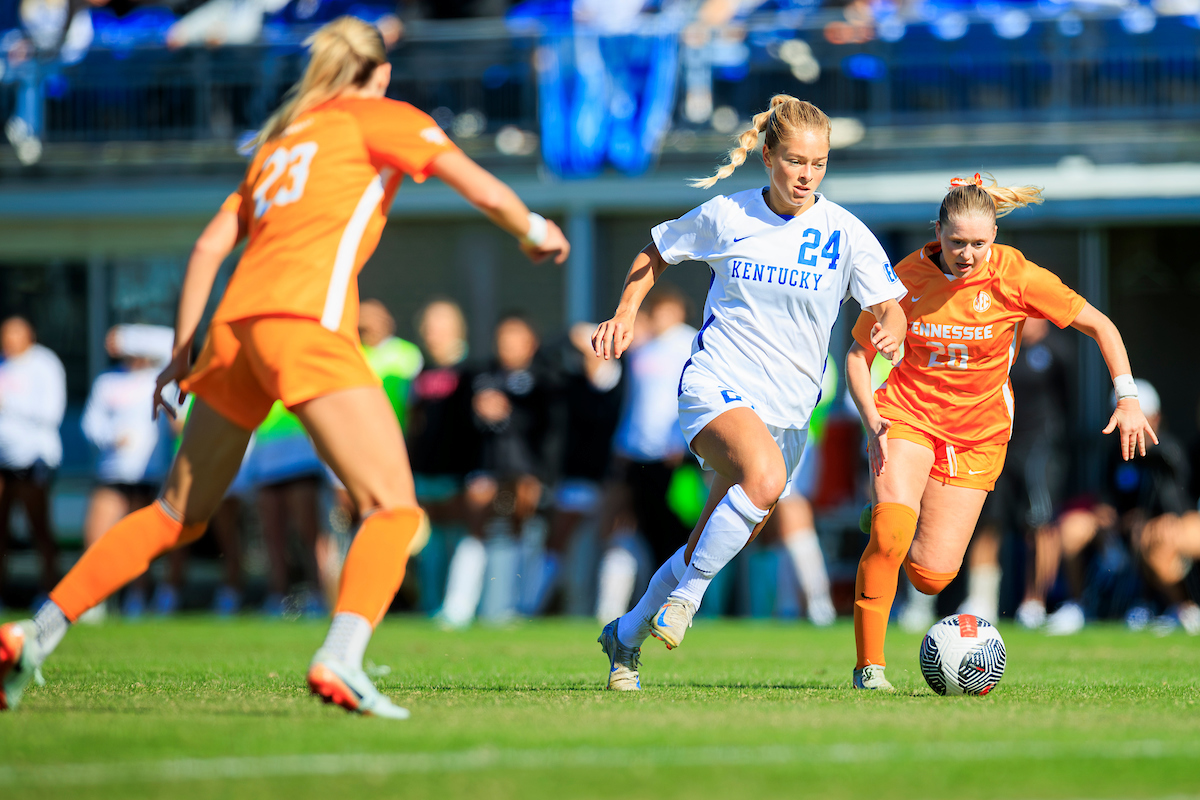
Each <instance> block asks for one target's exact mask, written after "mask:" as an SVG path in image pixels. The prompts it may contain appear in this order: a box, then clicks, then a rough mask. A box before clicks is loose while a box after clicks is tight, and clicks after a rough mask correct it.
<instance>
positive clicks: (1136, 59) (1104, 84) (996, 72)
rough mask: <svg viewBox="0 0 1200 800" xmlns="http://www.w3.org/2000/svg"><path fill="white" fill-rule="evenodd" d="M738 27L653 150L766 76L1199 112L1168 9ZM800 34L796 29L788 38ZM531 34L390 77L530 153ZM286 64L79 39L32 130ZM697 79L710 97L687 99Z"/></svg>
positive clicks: (931, 113) (941, 103)
mask: <svg viewBox="0 0 1200 800" xmlns="http://www.w3.org/2000/svg"><path fill="white" fill-rule="evenodd" d="M745 31H746V35H745V39H744V40H743V41H742V42H741V43H737V42H735V43H734V44H733V47H732V50H731V49H730V47H728V46H724V49H723V50H722V49H721V48H719V47H715V46H713V45H706V46H705V47H704V48H702V49H700V50H695V51H691V52H685V53H684V55H683V57H681V59H680V63H681V67H680V70H681V73H687V74H681V77H680V80H679V82H678V87H679V88H678V91H677V100H676V111H675V120H674V126H673V127H674V129H675V131H677V132H682V133H684V134H685V135H684V136H682V137H680V136H674V137H671V138H669V139H668V141H667V149H668V150H670V149H676V150H678V151H687V150H689V149H693V148H694V149H705V150H710V149H712V148H708V147H703V148H701V147H698V146H697V145H700V144H703V143H706V142H710V140H711V143H714V146H715V147H716V148H717V149H719V148H720V147H721V146H722V145H723V144H724V142H725V141H727V140H726V138H725V137H726V136H727V135H728V133H731V132H733V131H734V130H735V129H736V126H737V125H738V124H740V123H741V122H743V121H745V120H746V119H748V118H749V116H750V114H751V113H753V112H754V111H755V110H758V109H760V108H762V107H763V106H764V105H765V104H766V102H767V100H768V99H769V97H770V95H771V94H774V93H776V92H781V91H782V92H788V93H792V94H795V95H797V96H800V97H803V98H805V99H808V100H811V101H813V102H815V103H816V104H817V105H819V106H820V107H821V108H823V109H824V110H825V111H827V112H828V113H829V114H830V115H831V116H835V117H853V118H855V119H857V120H858V121H859V122H861V123H862V125H863V126H866V127H868V128H871V127H881V126H891V127H896V126H899V127H914V126H939V125H964V124H990V123H1025V124H1046V123H1062V122H1066V123H1080V122H1093V121H1094V122H1103V121H1110V122H1118V123H1119V122H1122V121H1132V120H1138V121H1139V123H1141V124H1145V123H1147V122H1153V121H1155V120H1162V121H1167V120H1178V121H1190V120H1195V119H1197V118H1200V47H1198V45H1200V31H1197V30H1196V29H1195V28H1193V27H1189V26H1188V25H1186V24H1184V23H1183V22H1181V21H1179V20H1178V19H1174V18H1172V19H1162V20H1160V21H1159V24H1158V25H1157V26H1156V27H1155V29H1154V30H1153V31H1150V32H1148V33H1144V34H1139V35H1134V34H1130V33H1128V32H1126V31H1125V30H1124V29H1123V28H1122V27H1121V26H1120V25H1119V24H1117V22H1116V21H1114V20H1104V19H1096V20H1088V21H1087V24H1086V25H1085V26H1084V27H1083V29H1082V33H1081V34H1080V35H1078V36H1064V35H1063V34H1062V33H1061V31H1060V27H1059V26H1057V25H1055V24H1054V23H1051V22H1045V23H1040V22H1035V23H1033V24H1032V26H1031V27H1030V29H1029V31H1028V32H1027V33H1026V34H1025V35H1023V36H1021V37H1019V38H1014V39H1006V38H1003V37H1001V36H1000V35H998V34H997V33H996V32H995V31H994V29H993V27H992V26H990V25H987V24H981V23H976V24H972V25H969V26H968V28H967V30H966V32H965V33H964V34H963V35H962V36H961V38H958V39H957V40H953V41H945V40H942V39H939V38H938V37H937V36H935V35H934V33H933V29H932V28H929V27H927V26H916V27H912V26H910V28H909V29H908V30H907V32H906V35H904V36H903V38H901V39H899V40H898V41H892V42H888V41H882V40H880V39H875V40H874V41H870V42H867V43H863V44H857V45H834V44H831V43H829V42H828V41H826V40H825V39H824V38H823V37H822V36H821V35H820V32H819V31H800V32H799V33H797V31H795V30H792V29H784V28H781V27H779V24H778V19H777V18H775V17H766V16H764V17H753V18H751V19H750V20H748V21H747V22H746V24H745ZM797 41H803V42H805V44H803V45H800V46H797V45H796V44H789V42H797ZM538 42H539V37H538V35H536V34H531V33H528V32H526V33H514V32H513V31H512V30H510V29H508V28H506V27H505V26H504V23H503V22H502V21H500V20H492V21H487V20H470V21H463V22H425V23H420V24H413V25H412V26H410V29H409V36H408V38H406V39H405V41H404V42H403V44H402V45H401V46H400V47H399V48H398V49H396V50H395V51H394V52H393V54H392V57H391V60H392V62H393V65H394V70H395V71H394V75H395V78H394V83H393V85H392V90H391V93H392V95H393V96H396V97H401V98H404V99H406V100H409V101H410V102H413V103H414V104H415V105H417V106H418V107H421V108H424V109H426V110H430V111H433V112H434V113H435V118H437V119H438V122H439V123H441V124H442V125H443V126H444V127H446V128H447V129H448V130H449V131H450V133H451V134H452V135H453V136H454V137H455V138H456V139H457V140H459V141H460V142H461V143H466V144H469V145H470V147H469V148H468V149H469V150H473V151H475V152H476V153H478V154H483V155H488V154H493V155H495V154H497V153H499V152H505V153H507V154H508V155H513V156H526V157H535V156H534V155H533V154H532V152H531V151H532V150H533V148H521V147H519V146H510V147H505V146H500V147H499V150H497V141H496V138H495V135H496V134H497V133H498V132H499V131H500V130H501V129H503V128H505V127H506V126H512V127H514V128H516V129H518V130H519V131H523V132H527V133H532V134H536V132H537V128H538V123H537V110H538V98H537V80H536V74H535V69H534V66H533V65H534V61H535V52H536V50H537V45H538ZM727 44H728V43H727ZM730 52H732V53H733V57H732V58H731V57H730V55H729V54H730ZM301 66H302V55H301V52H300V50H299V47H298V46H297V45H295V44H290V43H289V44H272V45H262V46H249V47H226V48H221V49H213V50H209V49H203V48H190V49H184V50H179V51H168V50H165V49H157V48H135V49H130V50H120V51H118V50H111V49H103V48H94V49H93V50H92V51H91V52H90V53H89V54H88V55H87V57H86V58H85V59H84V60H83V61H81V62H80V63H78V64H75V65H72V66H69V67H62V66H57V65H54V64H50V63H44V64H41V65H39V67H38V69H39V81H38V87H39V102H40V103H41V104H42V109H43V113H42V119H43V120H44V121H43V124H42V130H41V136H42V140H43V141H44V142H45V143H46V144H47V146H48V148H49V149H50V150H49V152H51V153H52V151H53V146H54V145H59V144H76V145H79V144H100V143H113V142H118V143H119V142H133V143H137V142H144V143H154V142H159V143H168V142H178V143H187V142H191V143H197V142H213V143H216V142H222V143H229V142H233V141H236V140H237V139H238V138H239V137H240V136H242V135H244V134H245V132H246V131H249V130H253V129H255V128H256V127H257V126H259V125H260V124H261V123H262V122H263V120H264V119H265V118H266V116H267V114H268V113H269V112H270V110H271V109H272V108H274V107H275V105H276V104H277V103H278V102H279V100H280V98H281V97H282V96H283V93H284V92H285V90H286V89H287V87H288V86H289V85H290V84H291V83H292V82H293V81H295V79H296V78H297V76H298V74H299V71H300V69H301ZM689 70H690V72H689ZM697 76H699V78H697ZM698 81H699V82H698ZM697 87H699V89H700V90H701V91H703V90H708V91H710V92H711V103H710V104H709V105H708V109H712V108H716V109H718V110H720V111H721V112H722V114H718V115H715V116H714V115H712V114H711V113H710V112H709V111H703V110H702V112H701V113H700V114H699V115H697V114H696V113H695V110H694V108H689V104H688V103H689V99H690V98H689V92H694V91H695V90H696V89H697ZM28 88H29V84H28V83H26V84H25V85H22V84H20V83H19V82H14V81H13V80H12V78H11V77H10V78H9V80H8V82H6V83H3V84H0V115H2V116H4V117H8V116H9V115H11V114H12V113H13V112H14V111H15V109H16V107H17V100H16V98H17V95H18V93H19V92H21V91H26V90H28ZM697 137H699V140H700V141H697ZM510 142H511V140H510ZM717 142H719V144H716V143H717Z"/></svg>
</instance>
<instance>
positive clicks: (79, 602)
mask: <svg viewBox="0 0 1200 800" xmlns="http://www.w3.org/2000/svg"><path fill="white" fill-rule="evenodd" d="M207 526H208V524H207V523H199V524H196V525H184V524H183V523H182V522H180V521H179V520H177V519H175V518H174V517H172V516H171V515H170V514H168V513H167V511H166V510H165V509H164V508H163V506H162V503H161V501H159V502H154V503H151V504H150V505H148V506H146V507H145V508H142V509H139V510H137V511H135V512H133V513H132V514H130V515H129V516H127V517H125V518H124V519H122V520H121V521H120V522H118V523H117V524H116V525H113V526H112V527H111V528H109V529H108V532H107V533H105V534H104V535H103V536H101V537H100V539H99V540H98V541H97V542H96V543H95V544H94V545H92V546H91V547H89V548H88V549H87V551H86V552H84V554H83V557H82V558H80V559H79V561H78V562H77V563H76V564H75V566H74V567H72V568H71V571H70V572H68V573H67V576H66V577H65V578H63V579H62V580H61V581H59V583H58V586H55V587H54V591H52V592H50V599H51V600H53V601H54V603H55V605H57V606H58V607H59V608H60V609H62V612H63V616H65V617H66V618H67V619H69V620H70V621H71V622H74V621H75V620H77V619H79V615H80V614H82V613H83V612H85V611H87V610H88V609H89V608H91V607H92V606H94V605H96V604H97V603H100V602H102V601H103V600H105V599H106V598H107V597H108V596H109V595H111V594H112V593H113V592H115V591H117V590H118V589H120V588H121V587H122V586H124V585H125V584H127V583H129V582H130V581H131V580H133V579H134V578H136V577H137V576H139V575H141V574H142V573H143V572H145V571H146V570H147V569H148V568H149V567H150V562H151V561H153V560H154V559H156V558H158V557H159V556H160V555H162V554H163V553H165V552H167V551H168V550H173V549H175V548H176V547H182V546H183V545H186V544H189V543H191V542H194V541H195V540H196V539H199V538H200V536H201V535H202V534H203V533H204V529H205V528H206V527H207Z"/></svg>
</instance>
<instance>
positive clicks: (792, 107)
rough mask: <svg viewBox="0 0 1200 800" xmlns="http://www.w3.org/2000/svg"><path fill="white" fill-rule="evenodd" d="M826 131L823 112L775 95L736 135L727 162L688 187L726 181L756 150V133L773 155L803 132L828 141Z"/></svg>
mask: <svg viewBox="0 0 1200 800" xmlns="http://www.w3.org/2000/svg"><path fill="white" fill-rule="evenodd" d="M829 130H830V126H829V117H827V116H825V112H824V111H822V110H821V109H819V108H817V107H816V106H814V105H813V104H812V103H810V102H808V101H807V100H798V99H796V98H795V97H792V96H791V95H789V94H777V95H775V96H774V97H772V98H771V107H770V108H768V109H767V110H766V111H762V112H759V113H758V114H755V115H754V117H753V119H751V121H750V127H749V128H747V129H746V130H744V131H742V132H741V133H739V134H738V136H737V145H735V146H734V147H733V148H732V149H731V150H730V151H729V161H728V162H726V163H725V164H723V165H721V168H720V169H718V170H717V171H716V172H715V173H714V174H712V175H710V176H709V177H707V178H696V179H694V180H691V181H689V182H688V183H689V184H690V185H691V186H692V187H693V188H695V189H708V188H709V187H711V186H712V185H713V184H715V183H716V182H717V181H719V180H721V179H722V178H728V177H729V176H730V175H732V174H733V171H734V170H735V169H737V168H738V167H740V166H741V165H742V164H744V163H745V162H746V156H748V155H749V154H750V152H751V151H753V150H757V149H758V136H759V134H760V133H765V134H766V145H767V149H768V150H772V151H773V150H774V149H775V147H776V145H778V144H779V143H780V142H781V141H783V140H785V139H790V138H792V137H793V136H795V135H797V134H800V133H804V132H807V131H813V132H816V133H819V134H821V135H823V136H824V137H825V140H826V141H828V140H829Z"/></svg>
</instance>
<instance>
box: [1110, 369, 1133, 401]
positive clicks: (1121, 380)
mask: <svg viewBox="0 0 1200 800" xmlns="http://www.w3.org/2000/svg"><path fill="white" fill-rule="evenodd" d="M1113 388H1114V389H1116V390H1117V399H1118V400H1124V399H1125V398H1127V397H1132V398H1135V399H1136V398H1137V396H1138V389H1137V384H1136V383H1134V380H1133V376H1132V375H1130V374H1129V373H1126V374H1124V375H1118V376H1117V377H1115V378H1113Z"/></svg>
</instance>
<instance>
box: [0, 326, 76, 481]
mask: <svg viewBox="0 0 1200 800" xmlns="http://www.w3.org/2000/svg"><path fill="white" fill-rule="evenodd" d="M66 408H67V373H66V372H65V371H64V370H63V365H62V362H61V361H59V360H58V356H56V355H54V353H53V351H51V350H50V349H49V348H46V347H43V346H42V345H40V344H35V345H33V346H32V347H30V348H29V349H28V350H26V351H25V352H23V353H21V354H20V355H19V356H15V357H13V358H10V359H7V360H2V361H0V467H7V468H9V469H25V468H26V467H31V466H33V465H34V464H35V463H37V462H38V461H42V462H44V463H45V464H46V466H48V467H53V468H57V467H58V465H59V463H60V462H61V461H62V439H60V438H59V436H58V426H59V425H61V424H62V420H63V413H64V412H65V411H66Z"/></svg>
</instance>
